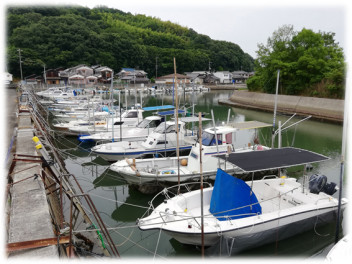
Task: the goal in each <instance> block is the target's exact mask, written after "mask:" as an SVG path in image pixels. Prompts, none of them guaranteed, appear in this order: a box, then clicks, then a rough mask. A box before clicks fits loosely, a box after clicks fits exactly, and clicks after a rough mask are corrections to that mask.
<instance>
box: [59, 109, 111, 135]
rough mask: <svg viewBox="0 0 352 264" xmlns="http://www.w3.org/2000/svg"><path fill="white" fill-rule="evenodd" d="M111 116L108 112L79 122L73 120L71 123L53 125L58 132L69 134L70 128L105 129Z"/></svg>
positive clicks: (97, 113)
mask: <svg viewBox="0 0 352 264" xmlns="http://www.w3.org/2000/svg"><path fill="white" fill-rule="evenodd" d="M108 117H109V114H108V113H107V112H96V113H94V114H93V115H91V116H89V117H88V116H84V117H83V118H81V119H78V120H71V121H69V122H57V123H55V124H53V127H55V129H58V130H63V131H66V132H68V131H69V129H70V128H77V127H85V126H95V127H96V128H100V127H105V126H106V124H107V118H108Z"/></svg>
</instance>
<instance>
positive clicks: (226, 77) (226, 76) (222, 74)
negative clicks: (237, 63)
mask: <svg viewBox="0 0 352 264" xmlns="http://www.w3.org/2000/svg"><path fill="white" fill-rule="evenodd" d="M214 76H216V77H218V78H219V79H220V81H219V83H224V84H225V83H232V73H230V72H229V71H218V72H214Z"/></svg>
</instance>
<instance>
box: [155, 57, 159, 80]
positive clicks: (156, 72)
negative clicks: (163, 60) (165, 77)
mask: <svg viewBox="0 0 352 264" xmlns="http://www.w3.org/2000/svg"><path fill="white" fill-rule="evenodd" d="M156 78H158V57H155V80H156Z"/></svg>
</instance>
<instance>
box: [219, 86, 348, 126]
mask: <svg viewBox="0 0 352 264" xmlns="http://www.w3.org/2000/svg"><path fill="white" fill-rule="evenodd" d="M219 103H223V104H228V105H233V106H238V107H246V108H254V109H262V110H266V111H274V105H275V95H274V94H264V93H255V92H248V91H234V93H233V94H232V96H231V97H230V98H229V100H226V101H221V102H219ZM277 111H278V112H283V113H289V114H293V113H297V114H298V115H312V117H314V118H316V119H324V120H330V121H334V122H343V112H344V100H338V99H327V98H316V97H303V96H291V95H278V100H277Z"/></svg>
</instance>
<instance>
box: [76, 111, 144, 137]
mask: <svg viewBox="0 0 352 264" xmlns="http://www.w3.org/2000/svg"><path fill="white" fill-rule="evenodd" d="M143 111H144V110H142V109H129V110H126V111H124V112H123V113H122V114H121V118H120V117H112V118H110V119H109V120H108V121H107V124H106V125H105V126H104V127H100V128H96V127H94V126H86V127H79V128H71V129H70V132H71V133H72V134H76V135H90V134H95V133H99V132H109V131H112V129H114V130H115V131H118V130H119V129H120V125H122V126H126V127H135V126H136V125H137V124H139V122H140V121H142V120H143V114H142V113H143ZM112 126H114V128H112Z"/></svg>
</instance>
